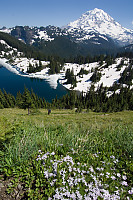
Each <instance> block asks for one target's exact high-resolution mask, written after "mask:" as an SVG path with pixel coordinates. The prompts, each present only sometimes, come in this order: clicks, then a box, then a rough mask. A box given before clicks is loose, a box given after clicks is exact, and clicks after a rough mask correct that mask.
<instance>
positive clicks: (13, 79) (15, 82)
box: [0, 66, 68, 102]
mask: <svg viewBox="0 0 133 200" xmlns="http://www.w3.org/2000/svg"><path fill="white" fill-rule="evenodd" d="M24 87H26V88H28V89H29V90H30V91H31V89H33V91H34V93H35V94H37V95H38V96H39V97H41V98H45V100H46V101H48V102H51V101H52V99H55V98H56V96H57V98H60V97H62V96H63V95H65V94H67V93H68V90H66V89H65V88H64V87H63V86H62V85H61V84H59V83H58V86H57V88H56V89H53V88H52V87H51V86H50V84H49V83H48V82H47V81H46V80H44V79H38V78H29V77H25V76H20V75H17V74H15V73H13V72H11V71H9V70H8V69H6V68H5V67H3V66H0V89H1V90H2V91H3V89H5V91H6V92H7V93H11V94H12V95H14V96H16V94H17V92H18V91H20V92H21V93H23V91H24Z"/></svg>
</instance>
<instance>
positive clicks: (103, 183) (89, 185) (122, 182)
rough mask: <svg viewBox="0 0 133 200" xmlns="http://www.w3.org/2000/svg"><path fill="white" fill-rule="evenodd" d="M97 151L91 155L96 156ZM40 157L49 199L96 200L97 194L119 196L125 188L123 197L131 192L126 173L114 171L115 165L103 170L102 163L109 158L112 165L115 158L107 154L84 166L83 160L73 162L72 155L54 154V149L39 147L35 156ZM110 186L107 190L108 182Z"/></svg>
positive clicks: (128, 195)
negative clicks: (102, 159)
mask: <svg viewBox="0 0 133 200" xmlns="http://www.w3.org/2000/svg"><path fill="white" fill-rule="evenodd" d="M98 156H99V155H98V154H95V155H94V157H96V158H98ZM36 160H37V161H39V160H40V161H41V163H42V165H43V167H44V177H45V178H46V181H47V182H48V184H49V185H50V186H51V187H54V188H55V190H54V194H53V195H52V196H51V197H48V200H53V199H55V200H56V199H61V200H66V199H73V200H96V199H98V198H100V199H105V200H109V199H110V200H117V199H121V197H122V194H123V193H125V191H127V196H126V198H127V199H130V197H131V195H132V194H133V188H130V187H129V186H128V182H127V176H126V175H121V174H120V173H119V172H118V171H117V172H116V170H115V167H112V168H110V170H109V171H107V168H106V166H108V168H109V166H110V162H112V163H113V165H111V166H114V165H115V164H116V163H118V162H119V161H118V159H116V158H115V157H114V156H110V161H109V162H107V163H106V162H105V161H101V163H102V167H101V166H99V167H98V166H97V167H94V166H92V165H91V166H88V165H87V164H86V163H84V164H83V163H79V162H78V163H75V162H74V159H73V158H72V157H71V156H69V155H67V156H60V157H59V156H58V155H56V154H55V152H52V153H49V152H47V153H45V154H44V153H43V152H41V150H39V155H38V157H37V159H36ZM110 182H111V183H112V184H113V186H114V188H113V189H112V191H110V184H109V183H110Z"/></svg>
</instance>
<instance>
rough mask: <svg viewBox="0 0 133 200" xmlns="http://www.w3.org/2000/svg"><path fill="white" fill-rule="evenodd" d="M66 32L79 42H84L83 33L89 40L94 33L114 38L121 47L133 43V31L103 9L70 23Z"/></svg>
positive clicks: (89, 12)
mask: <svg viewBox="0 0 133 200" xmlns="http://www.w3.org/2000/svg"><path fill="white" fill-rule="evenodd" d="M65 28H66V30H67V31H68V33H70V34H71V35H74V37H77V40H79V35H80V40H84V36H83V37H82V38H81V33H83V34H84V35H85V36H86V38H89V35H90V33H92V32H94V33H97V34H102V35H105V36H107V37H110V38H112V39H113V40H114V41H115V42H117V43H118V44H119V45H122V46H123V45H127V44H131V43H133V30H129V29H126V28H124V27H122V26H121V25H120V24H119V23H118V22H116V21H115V20H114V19H113V18H112V17H111V16H109V15H108V14H107V13H106V12H104V11H103V10H101V9H97V8H95V9H94V10H91V11H87V12H86V13H84V14H83V15H82V16H81V17H80V18H79V19H77V20H76V21H74V22H70V23H69V24H68V25H67V26H66V27H65Z"/></svg>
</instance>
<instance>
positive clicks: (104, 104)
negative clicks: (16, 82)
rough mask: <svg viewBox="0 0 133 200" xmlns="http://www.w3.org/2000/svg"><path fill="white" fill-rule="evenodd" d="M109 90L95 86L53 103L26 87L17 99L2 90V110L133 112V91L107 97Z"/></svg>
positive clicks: (123, 91) (0, 94) (0, 95)
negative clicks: (41, 109)
mask: <svg viewBox="0 0 133 200" xmlns="http://www.w3.org/2000/svg"><path fill="white" fill-rule="evenodd" d="M107 92H108V89H107V88H106V87H103V85H102V84H101V86H99V87H98V89H97V90H95V87H94V85H92V86H91V88H90V90H89V91H88V92H87V93H86V94H84V93H83V92H82V93H80V94H77V93H76V92H75V91H70V92H69V93H68V94H66V95H64V96H63V97H62V98H59V99H58V98H57V97H56V98H55V99H53V100H52V102H47V101H46V100H45V99H44V98H41V97H38V95H37V94H35V93H34V92H33V90H31V91H29V90H28V89H27V88H26V87H25V88H24V92H23V93H20V92H18V93H17V95H16V97H14V96H13V95H12V94H10V93H7V92H6V91H5V90H3V91H2V90H1V89H0V109H2V108H14V107H18V108H20V109H28V114H29V113H30V109H39V108H45V109H74V108H76V109H77V112H81V111H82V109H87V110H88V111H89V110H92V111H94V112H118V111H122V110H133V89H130V88H129V87H122V86H121V88H120V89H119V92H115V91H112V95H111V96H108V95H107Z"/></svg>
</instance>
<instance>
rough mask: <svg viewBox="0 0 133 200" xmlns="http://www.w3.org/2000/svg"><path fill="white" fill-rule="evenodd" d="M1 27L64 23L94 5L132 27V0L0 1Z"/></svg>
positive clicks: (127, 26)
mask: <svg viewBox="0 0 133 200" xmlns="http://www.w3.org/2000/svg"><path fill="white" fill-rule="evenodd" d="M0 8H1V9H0V27H3V26H6V27H8V28H9V27H13V26H16V25H23V26H24V25H28V26H38V27H39V26H47V25H55V26H59V27H61V26H63V25H66V24H68V23H69V22H70V21H74V20H76V19H78V18H79V17H80V16H81V15H82V14H83V13H85V12H87V11H89V10H92V9H94V8H100V9H103V10H104V11H105V12H107V13H108V14H109V15H110V16H111V17H113V18H114V19H115V20H116V21H117V22H119V23H120V24H121V25H122V26H124V27H125V28H130V29H133V0H0Z"/></svg>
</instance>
